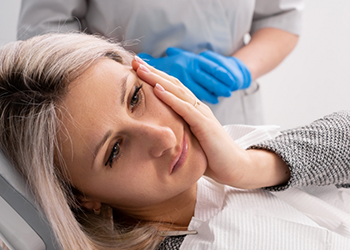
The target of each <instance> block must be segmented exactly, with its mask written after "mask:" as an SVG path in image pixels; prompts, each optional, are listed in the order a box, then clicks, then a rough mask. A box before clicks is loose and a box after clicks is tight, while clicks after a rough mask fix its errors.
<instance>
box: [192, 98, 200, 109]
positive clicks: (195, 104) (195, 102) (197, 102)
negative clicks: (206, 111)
mask: <svg viewBox="0 0 350 250" xmlns="http://www.w3.org/2000/svg"><path fill="white" fill-rule="evenodd" d="M198 105H200V103H199V101H198V100H197V98H196V99H195V100H194V104H193V107H197V106H198Z"/></svg>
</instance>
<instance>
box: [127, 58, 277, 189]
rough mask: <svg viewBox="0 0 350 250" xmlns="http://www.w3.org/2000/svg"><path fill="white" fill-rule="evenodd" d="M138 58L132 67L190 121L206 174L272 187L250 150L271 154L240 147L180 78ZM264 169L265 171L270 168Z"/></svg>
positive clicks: (245, 185)
mask: <svg viewBox="0 0 350 250" xmlns="http://www.w3.org/2000/svg"><path fill="white" fill-rule="evenodd" d="M135 58H136V59H135V60H134V61H133V62H132V66H133V69H134V70H135V71H136V72H137V75H138V76H139V77H140V78H141V79H142V80H144V81H145V82H147V83H148V84H150V85H151V86H153V87H154V93H155V95H156V96H157V97H158V98H159V99H160V100H162V101H163V102H164V103H165V104H167V105H168V106H169V107H171V108H172V109H173V110H174V111H175V112H176V113H177V114H179V115H180V116H181V117H182V118H183V119H184V120H185V121H186V122H187V123H188V124H189V126H190V129H191V131H192V133H193V134H194V135H195V136H196V138H197V139H198V141H199V143H200V145H201V146H202V148H203V150H204V152H205V154H206V156H207V159H208V167H207V170H206V172H205V175H207V176H209V177H211V178H213V179H214V180H216V181H217V182H219V183H223V184H226V185H231V186H234V187H239V188H259V187H263V186H269V184H270V183H271V182H266V181H263V182H262V181H261V180H262V178H263V179H265V177H264V176H263V175H262V174H260V173H258V172H257V171H256V170H257V169H256V168H257V167H258V166H257V165H256V164H255V162H254V160H255V159H256V158H255V157H252V155H251V152H253V151H260V152H259V156H261V152H266V154H268V155H271V154H272V153H269V152H267V151H262V150H249V151H245V150H243V149H242V148H240V147H239V146H238V145H237V144H236V143H235V142H234V141H233V140H232V139H231V137H230V136H229V135H228V134H227V132H226V131H225V130H224V129H223V127H222V126H221V124H220V123H219V122H218V121H217V119H216V118H215V116H214V115H213V113H212V111H211V110H210V108H209V107H208V106H207V105H205V104H204V103H202V102H200V101H199V100H198V99H197V98H196V97H195V95H194V94H193V93H192V92H191V91H190V90H188V89H187V88H186V87H185V86H184V85H183V84H182V83H181V82H180V81H179V80H177V79H176V78H174V77H172V76H169V75H167V74H165V73H164V72H162V71H159V70H157V69H155V68H153V67H151V66H149V65H148V64H146V63H145V62H144V61H142V60H141V59H139V58H138V57H135ZM262 155H265V154H262ZM273 155H274V154H273ZM274 156H275V155H274ZM260 160H261V159H260V158H259V161H260ZM262 170H263V172H266V170H267V169H262ZM265 175H266V174H265ZM266 178H267V179H270V178H271V177H269V176H267V177H266ZM266 184H267V185H266ZM276 184H280V183H276V181H274V182H272V184H271V185H276Z"/></svg>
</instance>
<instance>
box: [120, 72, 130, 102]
mask: <svg viewBox="0 0 350 250" xmlns="http://www.w3.org/2000/svg"><path fill="white" fill-rule="evenodd" d="M129 75H130V74H127V75H125V76H123V78H122V79H121V83H122V84H121V95H120V105H121V106H124V103H125V94H126V83H127V82H128V77H129Z"/></svg>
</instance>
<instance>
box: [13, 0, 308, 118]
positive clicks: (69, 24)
mask: <svg viewBox="0 0 350 250" xmlns="http://www.w3.org/2000/svg"><path fill="white" fill-rule="evenodd" d="M302 8H303V0H176V1H159V0H89V1H87V0H69V1H63V0H23V1H22V6H21V12H20V18H19V25H18V39H27V38H29V37H32V36H34V35H38V34H43V33H47V32H51V31H59V32H66V31H72V30H80V31H86V32H88V33H93V34H95V33H98V34H102V35H104V36H107V37H110V38H113V39H116V40H117V41H124V42H125V45H127V46H126V49H128V50H132V51H134V52H135V53H140V52H145V53H148V54H151V55H152V56H154V57H161V56H165V51H166V49H167V48H168V47H179V48H182V49H185V50H187V51H191V52H194V53H200V52H202V51H205V50H212V51H214V52H217V53H219V54H221V55H224V56H231V55H232V54H233V53H234V52H235V51H237V50H238V49H240V48H241V47H242V46H244V42H243V39H244V36H245V35H246V34H247V33H250V34H252V33H254V32H255V31H257V30H259V29H261V28H265V27H273V28H278V29H282V30H285V31H288V32H291V33H294V34H299V33H300V28H301V11H302ZM258 90H259V87H258V85H257V83H253V84H252V86H251V87H250V88H249V89H247V90H243V91H236V92H233V93H232V96H231V97H230V98H220V103H219V104H217V105H210V107H211V108H212V110H213V112H214V113H215V115H216V116H217V118H218V119H219V121H220V122H221V123H222V124H233V123H240V124H262V123H263V120H262V110H261V101H260V91H258Z"/></svg>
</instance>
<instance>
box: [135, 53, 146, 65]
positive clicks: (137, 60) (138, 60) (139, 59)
mask: <svg viewBox="0 0 350 250" xmlns="http://www.w3.org/2000/svg"><path fill="white" fill-rule="evenodd" d="M134 58H135V61H136V62H138V63H140V64H143V65H146V62H145V61H144V60H142V59H141V58H140V57H138V56H137V55H135V56H134Z"/></svg>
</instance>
